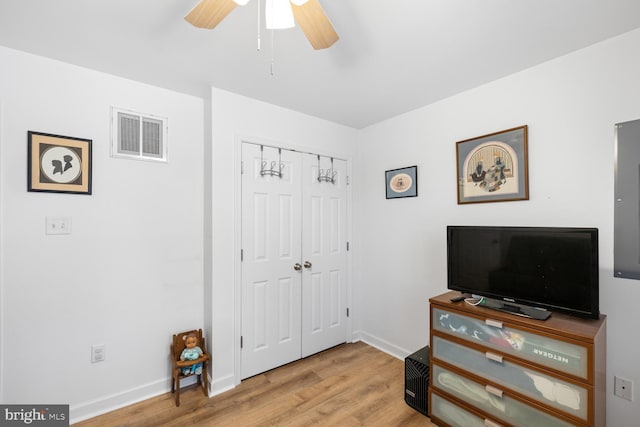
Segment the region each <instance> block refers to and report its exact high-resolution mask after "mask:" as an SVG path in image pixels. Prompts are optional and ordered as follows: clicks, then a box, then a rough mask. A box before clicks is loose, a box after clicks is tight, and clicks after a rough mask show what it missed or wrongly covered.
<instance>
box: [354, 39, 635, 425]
mask: <svg viewBox="0 0 640 427" xmlns="http://www.w3.org/2000/svg"><path fill="white" fill-rule="evenodd" d="M638 45H640V31H634V32H631V33H627V34H625V35H623V36H621V37H618V38H615V39H612V40H609V41H606V42H604V43H600V44H598V45H595V46H592V47H590V48H587V49H584V50H582V51H579V52H576V53H573V54H571V55H568V56H565V57H562V58H558V59H556V60H554V61H551V62H548V63H545V64H543V65H540V66H537V67H535V68H531V69H529V70H526V71H524V72H521V73H518V74H515V75H512V76H509V77H507V78H504V79H501V80H498V81H496V82H493V83H491V84H488V85H485V86H482V87H479V88H476V89H474V90H471V91H468V92H465V93H462V94H460V95H458V96H454V97H451V98H449V99H446V100H444V101H442V102H439V103H436V104H433V105H430V106H427V107H424V108H421V109H419V110H416V111H413V112H410V113H408V114H405V115H402V116H400V117H397V118H394V119H391V120H388V121H385V122H382V123H379V124H376V125H374V126H371V127H369V128H367V129H365V130H364V131H362V133H361V135H360V141H359V144H358V156H357V159H356V162H357V164H358V167H359V171H360V173H359V174H358V175H357V179H358V182H359V185H361V188H360V191H359V197H358V199H357V204H358V214H357V216H356V220H357V221H358V222H359V223H360V228H359V232H360V235H359V236H358V237H359V239H360V241H361V245H360V246H359V251H358V252H357V253H356V258H357V261H356V263H355V270H356V271H357V272H358V276H357V278H356V283H357V284H358V288H357V290H356V296H355V298H356V300H357V301H358V302H359V305H360V308H361V312H360V314H361V317H360V320H361V325H360V327H361V330H362V336H363V337H364V338H366V339H367V340H368V341H371V342H376V343H378V344H381V345H382V346H386V348H387V350H388V351H390V352H393V353H395V354H397V355H398V356H404V355H406V354H407V353H408V352H412V351H415V350H417V349H418V348H421V347H422V346H424V345H425V344H427V343H428V331H429V317H428V298H429V297H430V296H433V295H436V294H439V293H441V292H443V291H445V290H446V256H445V248H446V236H445V226H446V225H447V224H483V225H484V224H486V225H494V224H495V225H550V226H589V227H597V228H599V230H600V271H601V272H600V310H601V312H602V313H605V314H607V315H608V331H607V333H608V341H607V342H608V348H607V350H608V354H607V357H608V360H607V369H608V372H607V390H608V392H607V420H608V425H611V426H616V427H618V426H620V427H624V426H631V425H637V424H636V423H637V420H635V421H634V418H633V417H636V418H637V414H638V413H640V399H639V398H638V397H637V394H636V397H635V401H634V402H628V401H626V400H622V399H620V398H618V397H615V396H614V395H613V376H614V375H620V376H623V377H625V378H628V379H631V380H632V381H634V383H635V387H636V389H637V387H640V364H638V359H639V358H640V343H639V342H638V340H637V339H636V337H637V334H636V333H635V332H634V331H635V327H636V326H637V325H639V324H640V310H638V309H637V301H639V300H640V282H638V281H635V280H626V279H617V278H614V277H613V272H612V268H613V178H614V170H613V160H614V140H613V129H614V124H615V123H618V122H623V121H628V120H634V119H638V118H640V103H639V102H638V100H639V99H640V79H639V77H638V76H640V57H639V56H638V55H637V46H638ZM469 72H473V70H472V69H470V70H469ZM398 96H402V94H398ZM524 124H527V125H528V126H529V182H530V200H528V201H519V202H504V203H488V204H476V205H457V199H456V166H455V165H456V150H455V142H456V141H460V140H464V139H468V138H472V137H475V136H480V135H484V134H487V133H490V132H494V131H500V130H503V129H507V128H511V127H515V126H520V125H524ZM413 164H417V165H418V177H419V179H418V182H419V187H418V191H419V196H418V197H417V198H410V199H396V200H385V196H384V188H383V184H382V183H383V174H384V171H385V170H387V169H393V168H398V167H403V166H410V165H413ZM381 313H384V316H381Z"/></svg>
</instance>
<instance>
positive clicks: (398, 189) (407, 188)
mask: <svg viewBox="0 0 640 427" xmlns="http://www.w3.org/2000/svg"><path fill="white" fill-rule="evenodd" d="M385 182H386V183H385V186H386V196H387V199H398V198H401V197H416V196H417V195H418V166H408V167H404V168H399V169H391V170H388V171H386V172H385Z"/></svg>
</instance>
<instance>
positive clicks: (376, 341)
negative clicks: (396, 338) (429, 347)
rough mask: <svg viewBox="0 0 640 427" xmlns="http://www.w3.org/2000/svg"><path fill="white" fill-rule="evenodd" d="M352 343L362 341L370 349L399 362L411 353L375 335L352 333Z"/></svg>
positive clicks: (360, 332) (362, 332) (361, 332)
mask: <svg viewBox="0 0 640 427" xmlns="http://www.w3.org/2000/svg"><path fill="white" fill-rule="evenodd" d="M353 341H354V342H355V341H362V342H364V343H366V344H369V345H370V346H371V347H375V348H377V349H378V350H380V351H384V352H385V353H387V354H389V355H391V356H393V357H395V358H397V359H400V360H404V358H405V357H407V356H408V355H410V354H411V353H412V352H411V351H409V350H406V349H404V348H402V347H398V346H397V345H395V344H392V343H390V342H389V341H385V340H383V339H382V338H378V337H376V336H375V335H371V334H368V333H366V332H364V331H354V333H353Z"/></svg>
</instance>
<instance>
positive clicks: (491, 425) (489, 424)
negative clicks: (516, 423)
mask: <svg viewBox="0 0 640 427" xmlns="http://www.w3.org/2000/svg"><path fill="white" fill-rule="evenodd" d="M484 425H485V426H487V427H502V424H498V423H496V422H493V421H491V420H488V419H486V418H485V419H484Z"/></svg>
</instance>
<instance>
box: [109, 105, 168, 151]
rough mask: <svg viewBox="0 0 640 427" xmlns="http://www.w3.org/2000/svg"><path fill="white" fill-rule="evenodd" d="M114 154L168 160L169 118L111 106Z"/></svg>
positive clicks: (112, 147) (112, 148)
mask: <svg viewBox="0 0 640 427" xmlns="http://www.w3.org/2000/svg"><path fill="white" fill-rule="evenodd" d="M111 155H112V156H113V157H127V158H131V159H142V160H155V161H161V162H166V161H167V119H166V118H163V117H157V116H152V115H150V114H143V113H136V112H135V111H128V110H123V109H120V108H116V107H112V108H111Z"/></svg>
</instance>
